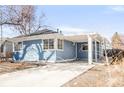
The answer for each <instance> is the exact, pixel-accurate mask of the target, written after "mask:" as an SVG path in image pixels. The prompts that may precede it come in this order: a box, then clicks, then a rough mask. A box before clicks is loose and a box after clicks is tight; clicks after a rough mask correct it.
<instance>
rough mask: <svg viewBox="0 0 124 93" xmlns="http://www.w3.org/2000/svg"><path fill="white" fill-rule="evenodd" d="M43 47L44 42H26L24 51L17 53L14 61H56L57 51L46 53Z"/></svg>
mask: <svg viewBox="0 0 124 93" xmlns="http://www.w3.org/2000/svg"><path fill="white" fill-rule="evenodd" d="M42 45H43V42H42V40H31V41H24V42H23V49H22V50H21V51H17V52H16V51H15V52H14V56H13V59H14V60H21V61H39V60H48V61H55V60H56V54H55V51H51V50H50V51H44V50H43V48H42Z"/></svg>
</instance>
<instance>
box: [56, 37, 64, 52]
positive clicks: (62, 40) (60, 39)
mask: <svg viewBox="0 0 124 93" xmlns="http://www.w3.org/2000/svg"><path fill="white" fill-rule="evenodd" d="M58 40H62V49H59V48H58ZM64 42H65V40H64V39H57V50H58V51H64Z"/></svg>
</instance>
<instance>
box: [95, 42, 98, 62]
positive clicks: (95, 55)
mask: <svg viewBox="0 0 124 93" xmlns="http://www.w3.org/2000/svg"><path fill="white" fill-rule="evenodd" d="M97 52H98V51H97V41H95V61H96V62H97V61H98V60H97Z"/></svg>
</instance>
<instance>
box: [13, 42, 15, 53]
mask: <svg viewBox="0 0 124 93" xmlns="http://www.w3.org/2000/svg"><path fill="white" fill-rule="evenodd" d="M12 51H13V52H14V51H15V49H14V42H12Z"/></svg>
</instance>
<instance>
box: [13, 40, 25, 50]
mask: <svg viewBox="0 0 124 93" xmlns="http://www.w3.org/2000/svg"><path fill="white" fill-rule="evenodd" d="M19 43H21V47H20V49H17V50H16V49H15V44H18V45H19ZM18 47H19V46H18ZM22 49H23V42H14V52H19V51H21V50H22Z"/></svg>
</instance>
